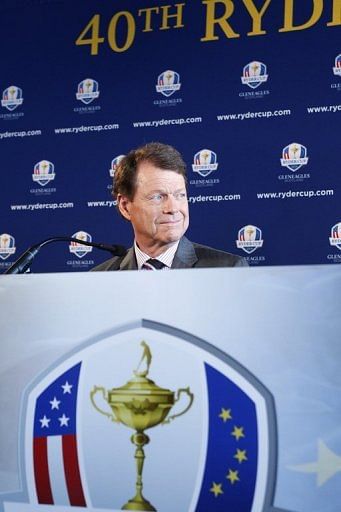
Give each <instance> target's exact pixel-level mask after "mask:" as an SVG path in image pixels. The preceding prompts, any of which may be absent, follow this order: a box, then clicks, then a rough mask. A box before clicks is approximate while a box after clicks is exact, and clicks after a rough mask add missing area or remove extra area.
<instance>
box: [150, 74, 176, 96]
mask: <svg viewBox="0 0 341 512" xmlns="http://www.w3.org/2000/svg"><path fill="white" fill-rule="evenodd" d="M180 87H181V83H180V75H179V73H177V72H176V71H171V70H170V69H168V70H167V71H164V72H163V73H161V75H159V76H158V78H157V85H156V91H157V92H160V93H161V94H163V96H166V97H167V98H169V96H172V94H174V93H175V92H176V91H179V90H180Z"/></svg>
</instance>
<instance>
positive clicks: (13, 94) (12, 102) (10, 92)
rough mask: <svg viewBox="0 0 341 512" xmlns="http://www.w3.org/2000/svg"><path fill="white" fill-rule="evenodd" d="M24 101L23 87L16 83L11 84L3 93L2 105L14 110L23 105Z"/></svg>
mask: <svg viewBox="0 0 341 512" xmlns="http://www.w3.org/2000/svg"><path fill="white" fill-rule="evenodd" d="M23 101H24V98H23V96H22V89H20V87H17V86H16V85H10V86H9V87H7V89H5V90H4V91H3V93H2V100H1V106H2V107H5V108H7V110H9V111H11V112H12V111H13V110H15V109H16V108H17V107H18V106H19V105H22V103H23Z"/></svg>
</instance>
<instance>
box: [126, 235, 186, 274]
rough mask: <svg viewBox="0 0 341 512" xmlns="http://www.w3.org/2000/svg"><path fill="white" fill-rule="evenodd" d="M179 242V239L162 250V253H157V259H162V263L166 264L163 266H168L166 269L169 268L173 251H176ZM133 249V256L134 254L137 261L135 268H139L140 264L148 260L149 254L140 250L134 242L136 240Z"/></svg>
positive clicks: (173, 254)
mask: <svg viewBox="0 0 341 512" xmlns="http://www.w3.org/2000/svg"><path fill="white" fill-rule="evenodd" d="M179 243H180V240H178V241H177V242H175V243H174V244H173V245H171V246H170V247H169V248H168V249H166V251H164V252H163V253H161V254H159V256H158V257H157V258H156V259H158V260H159V261H162V263H163V264H164V265H165V266H166V267H165V268H168V269H169V268H171V266H172V263H173V260H174V256H175V253H176V251H177V249H178V245H179ZM134 251H135V256H136V261H137V268H138V269H139V270H141V268H142V265H143V264H144V263H145V262H146V261H147V260H149V259H150V258H151V256H149V254H146V253H145V252H143V251H141V249H140V248H139V247H138V245H137V243H136V240H135V242H134Z"/></svg>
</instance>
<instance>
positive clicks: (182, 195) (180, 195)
mask: <svg viewBox="0 0 341 512" xmlns="http://www.w3.org/2000/svg"><path fill="white" fill-rule="evenodd" d="M174 197H175V199H178V200H181V199H185V198H186V192H177V193H176V194H174Z"/></svg>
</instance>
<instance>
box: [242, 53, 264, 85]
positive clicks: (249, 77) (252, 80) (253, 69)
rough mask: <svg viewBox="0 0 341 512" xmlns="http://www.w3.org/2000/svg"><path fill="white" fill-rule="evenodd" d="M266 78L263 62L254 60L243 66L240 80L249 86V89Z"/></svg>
mask: <svg viewBox="0 0 341 512" xmlns="http://www.w3.org/2000/svg"><path fill="white" fill-rule="evenodd" d="M267 79H268V75H267V68H266V65H265V64H264V63H263V62H259V61H257V60H254V61H252V62H249V64H246V66H244V68H243V76H242V77H241V81H242V83H243V84H244V85H247V86H249V87H251V89H257V87H259V86H260V85H261V84H263V83H264V82H266V81H267Z"/></svg>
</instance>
